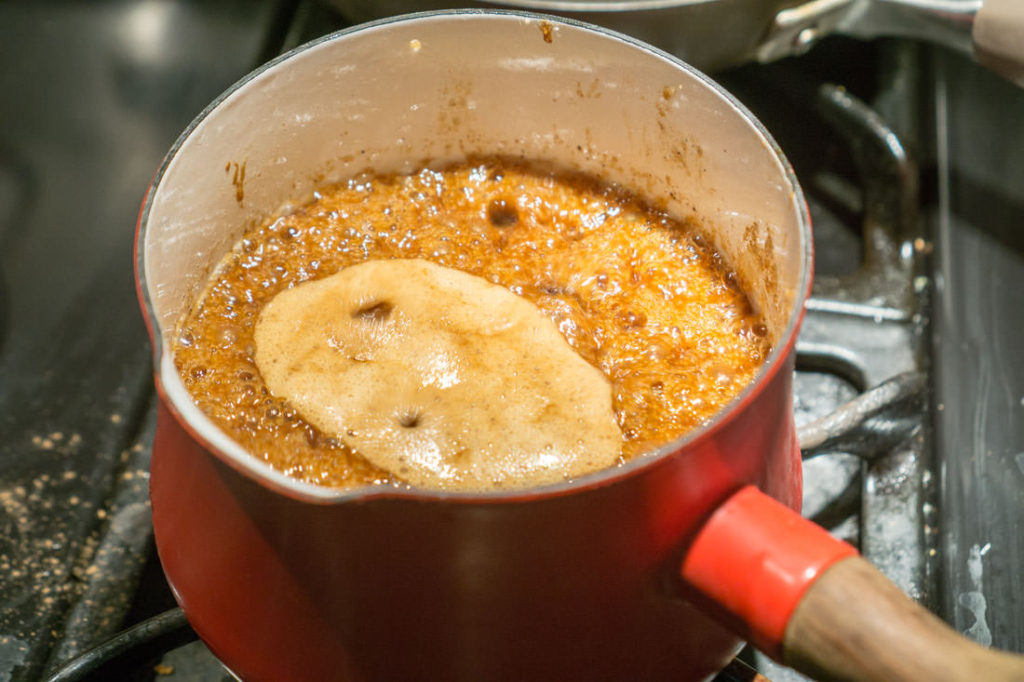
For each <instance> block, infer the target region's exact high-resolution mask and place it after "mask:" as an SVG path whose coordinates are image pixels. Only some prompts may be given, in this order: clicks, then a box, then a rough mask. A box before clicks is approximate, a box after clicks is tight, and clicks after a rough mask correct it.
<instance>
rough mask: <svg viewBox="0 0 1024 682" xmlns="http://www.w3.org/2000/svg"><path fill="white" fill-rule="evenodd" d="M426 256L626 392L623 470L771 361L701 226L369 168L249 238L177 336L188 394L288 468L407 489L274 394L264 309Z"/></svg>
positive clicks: (589, 192)
mask: <svg viewBox="0 0 1024 682" xmlns="http://www.w3.org/2000/svg"><path fill="white" fill-rule="evenodd" d="M413 258H416V259H423V260H427V261H431V262H433V263H436V264H438V265H442V266H445V267H448V268H454V269H457V270H461V271H463V272H466V273H469V274H472V275H477V276H480V277H483V278H485V279H487V280H489V281H491V282H493V283H496V284H499V285H501V286H503V287H506V288H507V289H508V290H510V291H511V292H513V293H515V294H518V295H519V296H522V297H523V298H525V299H527V300H528V301H530V302H532V303H533V304H534V305H536V306H537V307H538V308H539V309H540V311H542V312H543V313H544V314H545V315H546V316H548V317H549V318H550V319H551V320H552V321H553V322H554V323H555V325H556V326H557V328H558V330H559V331H560V332H561V334H562V335H563V336H564V337H565V340H566V341H567V342H568V344H569V346H571V347H572V349H574V350H575V351H576V353H578V354H579V355H580V356H581V357H582V358H583V359H584V360H586V361H587V362H588V363H590V364H591V365H593V366H594V367H596V368H597V369H599V370H600V371H601V372H602V373H603V374H604V375H605V376H606V377H607V379H608V381H609V382H610V385H611V390H612V407H613V409H614V415H615V418H616V419H617V421H618V426H619V428H620V429H621V432H622V447H621V456H620V457H619V460H618V461H620V462H622V461H626V460H628V459H630V458H631V457H634V456H636V455H638V454H640V453H643V452H645V451H649V450H650V449H652V448H653V447H656V446H657V445H660V444H662V443H665V442H668V441H670V440H672V439H674V438H676V437H678V436H680V435H681V434H683V433H685V432H687V431H688V430H690V429H692V428H694V427H696V426H699V425H700V424H702V423H704V422H705V421H707V420H708V419H710V418H711V417H712V415H714V414H715V413H716V412H717V411H718V410H719V408H720V407H722V406H723V405H724V404H725V403H726V402H728V401H729V400H730V399H731V398H733V397H734V396H735V395H736V394H737V393H738V392H739V391H741V390H742V389H743V387H744V386H746V385H747V384H748V383H749V382H750V380H751V379H752V377H753V375H754V373H755V372H756V371H757V369H758V367H759V366H760V365H761V363H762V362H763V359H764V358H765V357H766V355H767V353H768V351H769V345H768V341H767V339H766V334H765V328H764V326H763V324H762V322H761V320H760V319H759V318H758V317H757V316H756V315H755V314H754V313H753V312H752V311H751V306H750V304H749V302H748V300H747V298H746V297H745V295H744V294H743V293H742V292H741V291H740V290H739V289H738V287H737V286H736V285H735V278H734V277H733V276H732V275H731V273H730V272H729V271H728V270H727V269H726V268H725V266H724V265H723V262H722V259H721V257H720V256H719V255H718V254H717V253H716V252H715V251H714V250H713V248H711V247H710V246H709V245H708V244H707V243H706V242H705V241H704V240H703V239H702V238H701V236H700V234H699V233H698V232H697V231H696V229H695V227H694V226H691V225H686V224H681V223H680V222H678V221H675V220H672V219H670V218H669V217H667V216H666V215H665V214H663V213H661V212H659V211H657V210H653V209H651V208H649V207H648V206H646V205H645V204H644V203H643V202H642V201H640V200H639V199H638V198H637V197H635V196H633V195H630V194H628V193H626V192H624V191H622V190H621V189H617V188H614V187H610V186H608V185H605V184H602V183H600V182H597V181H596V180H594V179H592V178H586V177H580V176H574V175H567V174H553V173H546V172H539V171H535V170H532V169H531V168H530V167H527V166H520V165H516V164H511V163H506V162H497V161H488V162H478V163H472V164H465V165H460V166H454V167H451V168H447V169H444V170H441V171H435V170H422V171H420V172H419V173H417V174H414V175H409V176H405V175H390V176H369V175H367V176H361V177H358V178H355V179H353V180H350V181H348V182H347V183H344V184H342V185H339V186H335V187H330V188H327V189H322V190H321V191H320V192H318V193H317V194H316V195H315V196H314V200H313V201H312V202H310V203H309V204H307V205H305V206H303V207H302V208H300V209H299V210H296V211H294V212H292V213H290V214H289V215H285V216H282V217H278V218H276V219H275V220H273V221H271V222H269V223H267V224H265V225H263V226H261V227H259V228H258V229H255V230H253V231H251V232H250V233H248V234H246V235H245V236H244V238H243V239H242V240H241V241H239V242H238V244H237V245H236V246H235V248H234V249H233V250H232V251H231V252H230V253H229V254H228V255H227V256H226V257H225V258H224V260H223V261H222V262H221V263H220V265H219V266H218V268H217V269H216V271H215V273H214V276H213V277H212V278H211V281H210V283H209V285H208V287H207V289H206V291H205V292H204V293H203V295H202V296H201V298H200V300H199V301H198V302H197V304H196V305H195V307H194V308H193V309H192V310H191V311H190V312H189V314H188V315H187V316H186V318H185V319H184V320H183V321H182V323H181V325H180V328H179V330H178V335H177V341H176V344H175V348H174V358H175V362H176V365H177V367H178V370H179V372H180V373H181V376H182V378H183V380H184V382H185V385H186V387H187V388H188V390H189V392H190V393H191V394H192V396H193V398H194V399H195V401H196V403H197V404H198V405H199V407H200V408H201V409H202V410H203V411H204V412H205V413H206V414H207V415H209V416H210V417H211V418H212V420H213V421H214V422H215V423H217V424H218V425H219V426H220V427H221V428H223V429H224V430H225V431H226V432H227V433H228V434H229V435H230V436H232V437H233V438H234V439H235V440H236V441H238V442H239V443H240V444H241V445H242V446H243V447H245V448H246V449H247V450H248V451H250V452H251V453H253V454H254V455H255V456H256V457H259V458H261V459H263V460H264V461H266V462H267V463H269V464H270V465H271V466H273V467H274V468H275V469H277V470H279V471H281V472H284V473H285V474H288V475H290V476H292V477H295V478H297V479H300V480H303V481H307V482H312V483H317V484H321V485H326V486H354V485H362V484H368V483H384V484H397V485H401V484H403V482H402V481H400V480H398V479H396V478H395V477H394V476H392V475H391V474H390V473H389V472H387V471H384V470H382V469H380V468H378V467H375V466H373V465H372V464H370V463H369V462H368V461H367V460H366V459H364V458H363V457H362V456H360V454H359V453H358V452H355V451H353V450H352V449H350V448H349V447H348V446H346V445H345V444H344V443H343V442H342V440H341V439H340V438H338V437H335V436H334V435H332V434H324V433H322V432H320V431H319V430H318V429H317V428H315V427H314V426H312V425H311V424H310V423H308V422H307V421H306V420H304V419H303V417H302V416H301V415H300V414H299V412H298V411H297V410H296V409H295V407H294V406H292V405H291V404H290V403H289V402H288V401H287V400H285V399H284V398H282V397H280V396H275V395H273V394H272V393H271V392H270V391H269V389H268V388H267V385H266V384H265V383H264V380H263V378H262V376H261V374H260V371H259V369H258V367H257V365H256V362H255V356H256V345H255V341H254V328H255V326H256V324H257V321H258V320H259V316H260V311H261V310H262V308H263V307H264V305H265V304H267V303H268V302H269V301H270V300H271V299H273V298H274V296H275V295H276V294H278V293H279V292H281V291H283V290H285V289H288V288H290V287H293V286H294V285H296V284H300V283H302V282H306V281H308V280H315V279H321V278H324V277H327V276H329V275H332V274H334V273H337V272H340V271H341V270H342V269H344V268H347V267H349V266H352V265H355V264H358V263H361V262H363V261H367V260H377V259H413ZM508 486H509V487H514V486H515V481H510V482H508Z"/></svg>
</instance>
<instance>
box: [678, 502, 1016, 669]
mask: <svg viewBox="0 0 1024 682" xmlns="http://www.w3.org/2000/svg"><path fill="white" fill-rule="evenodd" d="M681 574H682V577H683V579H684V580H685V581H686V582H687V583H688V584H689V585H690V586H692V587H693V588H696V589H697V591H699V592H700V593H701V594H703V595H704V596H705V597H707V598H709V599H710V600H711V601H712V603H713V604H714V605H715V607H716V608H717V609H724V611H725V613H724V614H722V615H723V617H724V620H725V621H726V622H728V623H729V624H730V625H732V626H733V627H734V628H735V629H737V630H738V631H739V634H741V635H742V636H744V637H746V638H747V639H749V640H750V641H751V642H752V643H753V644H754V645H755V646H757V647H758V648H759V649H761V650H762V651H764V652H765V653H767V654H768V655H770V656H771V657H772V658H774V659H775V660H777V661H779V662H781V663H784V664H786V665H789V666H792V667H793V668H796V669H797V670H799V671H801V672H803V673H806V674H808V675H812V676H814V677H818V678H821V679H835V680H877V681H879V682H882V681H885V682H900V681H901V680H907V681H908V682H909V681H911V680H929V681H930V682H936V681H942V680H949V681H954V680H956V681H962V682H968V681H971V682H974V681H976V680H986V681H993V682H995V681H1007V682H1008V681H1010V680H1015V681H1017V682H1024V657H1020V656H1016V655H1013V654H1008V653H1004V652H1000V651H993V650H989V649H986V648H984V647H982V646H980V645H978V644H976V643H975V642H972V641H970V640H968V639H967V638H965V637H962V636H961V635H959V634H957V633H956V632H955V631H954V630H952V629H951V628H950V627H948V626H947V625H946V624H945V623H943V622H942V621H941V620H939V619H938V618H936V617H935V616H934V615H932V614H931V613H930V612H929V611H928V610H926V609H925V608H923V607H922V606H920V605H919V604H917V603H916V602H914V601H913V600H911V599H910V598H908V597H907V596H906V595H904V594H903V592H901V591H900V589H899V588H897V587H896V586H895V585H893V584H892V583H891V582H889V580H888V579H887V578H886V577H885V576H883V575H882V574H881V573H880V572H879V571H878V570H877V569H875V568H874V567H873V566H872V565H871V564H870V563H868V562H867V561H865V560H864V559H862V558H860V557H859V556H858V555H857V551H856V550H855V549H854V548H853V547H852V546H850V545H848V544H846V543H845V542H841V541H839V540H837V539H835V538H833V537H832V536H831V535H829V534H828V533H827V532H826V531H825V530H824V529H823V528H821V527H820V526H818V525H816V524H814V523H812V522H810V521H807V520H806V519H804V518H802V517H801V516H800V515H799V514H797V513H796V512H794V511H792V510H791V509H789V508H788V507H786V506H785V505H783V504H781V503H779V502H777V501H776V500H774V499H772V498H771V497H769V496H767V495H765V494H764V493H762V492H761V491H759V490H757V489H756V488H754V487H752V486H749V487H746V488H744V489H742V490H740V491H739V492H738V493H736V494H735V495H733V496H732V497H731V498H729V499H728V500H727V501H726V502H725V503H724V504H723V505H721V506H720V507H719V508H718V509H717V510H716V511H715V513H714V514H712V516H711V518H710V519H709V520H708V521H707V523H705V525H704V526H703V528H702V529H701V531H700V532H699V533H698V535H697V538H696V540H695V541H694V542H693V544H692V545H691V546H690V548H689V549H688V551H687V553H686V556H685V558H684V559H683V564H682V568H681Z"/></svg>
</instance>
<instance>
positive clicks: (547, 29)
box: [540, 21, 554, 43]
mask: <svg viewBox="0 0 1024 682" xmlns="http://www.w3.org/2000/svg"><path fill="white" fill-rule="evenodd" d="M540 34H541V35H542V36H543V37H544V42H545V43H550V42H551V41H552V40H553V35H554V31H553V30H552V28H551V24H549V23H548V22H546V21H542V22H540Z"/></svg>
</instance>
